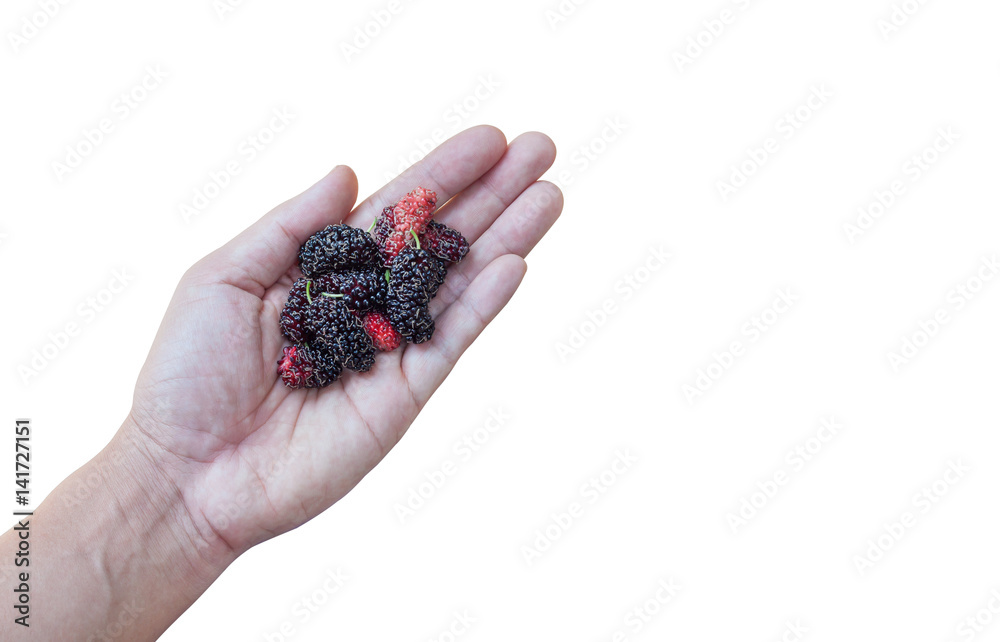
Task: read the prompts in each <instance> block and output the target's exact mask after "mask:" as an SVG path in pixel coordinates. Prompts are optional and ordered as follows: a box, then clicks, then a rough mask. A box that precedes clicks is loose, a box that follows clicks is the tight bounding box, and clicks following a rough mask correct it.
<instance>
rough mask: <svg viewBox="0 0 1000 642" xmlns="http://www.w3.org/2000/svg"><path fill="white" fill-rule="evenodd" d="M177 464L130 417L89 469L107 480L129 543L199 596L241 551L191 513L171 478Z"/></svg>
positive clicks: (179, 486) (117, 515) (179, 489)
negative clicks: (165, 565)
mask: <svg viewBox="0 0 1000 642" xmlns="http://www.w3.org/2000/svg"><path fill="white" fill-rule="evenodd" d="M179 463H181V462H179V460H177V458H176V456H174V455H172V454H170V453H167V452H165V451H164V450H163V449H162V448H161V447H160V446H159V445H158V444H156V443H155V442H154V441H153V440H152V439H151V438H150V437H148V433H147V432H146V431H144V430H142V429H141V427H140V426H139V424H138V423H137V422H136V421H135V419H134V418H133V417H132V416H131V415H130V416H129V417H128V418H127V419H126V420H125V423H124V424H123V425H122V427H121V429H120V430H119V431H118V433H116V434H115V436H114V438H113V439H112V440H111V442H110V443H109V444H108V445H107V446H106V447H105V448H104V449H103V450H102V451H101V452H100V453H99V454H98V456H97V457H95V458H94V459H93V460H92V461H91V462H90V463H89V464H88V467H91V466H92V467H93V472H94V473H96V474H97V475H98V476H100V478H101V479H105V480H108V481H109V483H108V490H109V493H110V497H111V499H112V500H113V501H112V502H111V505H110V506H109V510H110V511H112V512H113V514H115V515H116V519H117V521H118V522H120V524H121V528H122V530H123V531H124V532H126V533H127V534H128V537H129V538H130V540H131V541H132V542H134V543H135V544H136V545H138V546H139V547H141V550H142V551H150V552H152V553H154V554H155V555H156V556H157V557H158V558H159V559H162V560H163V561H164V562H165V563H169V564H170V566H171V568H172V573H173V574H174V575H175V576H176V577H174V578H173V579H174V580H175V581H179V582H181V583H182V586H190V587H191V588H195V589H197V590H198V594H200V593H201V591H203V590H204V589H205V588H207V587H208V585H209V584H211V583H212V582H213V581H214V580H215V579H216V578H217V577H218V576H219V575H221V574H222V572H223V571H224V570H225V569H226V568H227V567H228V566H229V565H230V564H232V562H233V561H235V559H236V558H237V557H238V556H239V552H237V551H235V550H233V549H232V548H231V547H230V546H229V545H228V543H227V542H226V541H225V540H224V539H222V538H221V537H219V536H218V534H217V533H216V532H215V531H214V530H213V529H212V527H211V525H210V524H209V522H208V520H207V519H205V517H204V515H201V514H200V513H199V512H198V511H193V510H191V508H190V504H189V503H188V501H186V492H185V489H184V488H183V487H182V486H181V485H180V484H178V482H177V480H176V479H175V478H174V477H173V476H172V475H171V474H170V471H171V470H172V469H173V468H176V467H177V464H179Z"/></svg>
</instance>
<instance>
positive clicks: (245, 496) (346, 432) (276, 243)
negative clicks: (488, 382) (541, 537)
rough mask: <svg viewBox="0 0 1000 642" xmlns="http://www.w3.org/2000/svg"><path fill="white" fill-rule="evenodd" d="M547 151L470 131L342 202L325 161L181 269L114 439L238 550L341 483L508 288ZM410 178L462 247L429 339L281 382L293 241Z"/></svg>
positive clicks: (357, 471)
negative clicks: (334, 371) (324, 170)
mask: <svg viewBox="0 0 1000 642" xmlns="http://www.w3.org/2000/svg"><path fill="white" fill-rule="evenodd" d="M554 158H555V148H554V147H553V145H552V142H551V141H550V140H549V139H548V138H547V137H545V136H543V135H541V134H536V133H531V134H525V135H523V136H520V137H519V138H517V139H516V140H514V141H513V142H512V143H511V144H510V145H509V146H508V145H507V143H506V140H505V139H504V137H503V134H502V133H501V132H500V131H499V130H497V129H494V128H492V127H477V128H473V129H470V130H467V131H465V132H463V133H461V134H459V135H457V136H455V137H454V138H452V139H451V140H449V141H447V142H446V143H444V144H443V145H442V146H441V147H439V148H438V149H436V150H435V151H434V152H432V153H431V154H430V155H429V156H428V157H427V158H426V159H424V160H423V161H421V162H420V163H418V164H417V165H415V166H414V167H412V168H410V169H409V170H407V171H406V172H404V173H403V174H402V175H401V176H400V177H398V178H397V179H395V180H394V181H392V182H391V183H389V184H388V185H386V186H385V187H384V188H382V189H381V190H379V191H378V192H377V193H376V194H374V195H373V196H371V197H370V198H368V199H367V200H365V201H364V202H363V203H361V204H360V205H358V206H357V207H354V204H355V201H356V199H357V191H358V187H357V180H356V178H355V176H354V174H353V172H352V171H351V170H350V169H349V168H347V167H338V168H336V169H334V170H333V171H332V172H330V174H329V175H327V176H326V177H325V178H323V179H322V180H321V181H320V182H318V183H317V184H316V185H314V186H313V187H311V188H309V189H308V190H307V191H306V192H304V193H303V194H301V195H299V196H297V197H295V198H293V199H292V200H290V201H288V202H286V203H284V204H282V205H280V206H278V207H277V208H276V209H275V210H273V211H272V212H271V213H269V214H268V215H267V216H265V217H264V218H262V219H261V220H260V221H258V222H257V223H256V224H254V225H253V226H252V227H250V228H249V229H247V230H246V231H244V232H243V233H242V234H241V235H239V236H238V237H237V238H235V239H234V240H233V241H231V242H230V243H228V244H227V245H225V246H224V247H222V248H220V249H219V250H217V251H216V252H214V253H212V254H211V255H209V256H207V257H205V258H204V259H203V260H201V261H199V262H198V263H197V264H196V265H195V266H193V267H192V268H191V269H190V270H189V271H188V272H187V274H185V276H184V278H183V279H182V280H181V283H180V284H179V286H178V288H177V291H176V293H175V294H174V297H173V300H172V301H171V303H170V306H169V308H168V310H167V313H166V315H165V317H164V320H163V323H162V325H161V327H160V330H159V332H158V334H157V337H156V340H155V342H154V344H153V347H152V349H151V351H150V354H149V357H148V359H147V361H146V364H145V366H144V367H143V370H142V373H141V374H140V377H139V381H138V383H137V386H136V392H135V398H134V401H133V408H132V420H133V421H132V422H131V424H130V425H131V426H133V427H132V428H131V430H132V432H133V433H134V434H132V435H129V438H132V439H135V440H137V441H140V442H142V444H143V448H144V450H146V451H147V452H148V453H150V454H151V456H152V457H153V461H154V464H155V468H156V469H157V472H158V473H162V477H163V479H164V480H165V481H166V482H167V483H168V484H170V485H171V486H172V487H173V489H174V490H175V491H176V492H177V493H179V494H180V496H181V497H182V499H183V504H184V506H185V508H186V509H187V510H188V511H189V513H190V514H191V515H192V516H193V517H194V518H195V519H196V520H197V521H199V522H200V523H203V524H205V525H206V526H207V529H208V530H209V531H210V532H211V533H212V534H213V536H215V537H218V538H219V539H220V540H221V542H222V543H224V544H225V545H226V546H228V547H229V548H230V549H232V550H233V551H235V552H236V553H240V552H243V551H245V550H247V549H248V548H249V547H251V546H253V545H254V544H256V543H259V542H261V541H263V540H265V539H268V538H270V537H273V536H275V535H278V534H280V533H282V532H285V531H287V530H289V529H291V528H294V527H296V526H298V525H300V524H302V523H304V522H305V521H307V520H309V519H311V518H312V517H314V516H316V515H318V514H319V513H320V512H322V511H323V510H325V509H326V508H328V507H329V506H330V505H332V504H333V503H334V502H336V501H337V500H338V499H340V498H341V497H343V496H344V495H345V494H346V493H347V492H348V491H349V490H350V489H351V488H353V487H354V486H355V485H356V484H357V483H358V482H359V481H360V480H361V478H362V477H364V476H365V475H366V474H367V473H368V472H369V471H370V470H371V469H372V468H373V467H374V466H375V465H376V464H377V463H378V462H379V461H380V460H381V459H382V457H384V456H385V454H386V453H387V452H388V451H389V449H390V448H392V446H393V445H395V444H396V442H397V441H399V439H400V437H402V435H403V433H404V432H405V431H406V429H407V428H408V427H409V425H410V424H411V422H412V421H413V419H414V418H415V417H416V415H417V413H418V412H419V411H420V409H421V408H422V407H423V405H424V404H425V403H426V402H427V400H428V398H429V397H430V396H431V394H432V393H433V392H434V390H435V389H436V388H437V387H438V386H439V385H440V384H441V382H442V381H443V380H444V378H445V377H446V376H447V375H448V373H449V372H450V371H451V369H452V368H453V367H454V365H455V363H456V361H457V360H458V358H459V357H460V356H461V354H462V353H463V352H464V351H465V349H466V348H467V347H468V346H469V345H470V344H471V343H472V341H473V340H474V339H475V338H476V337H477V336H478V335H479V334H480V332H482V330H483V329H484V327H485V326H486V325H487V324H488V323H489V322H490V321H491V320H492V319H493V317H494V316H496V314H497V313H498V312H499V311H500V310H501V309H502V308H503V306H504V305H505V304H506V303H507V301H509V300H510V298H511V296H512V295H513V293H514V291H515V290H516V289H517V287H518V285H519V283H520V281H521V278H522V277H523V276H524V272H525V269H526V267H525V263H524V260H523V257H524V256H525V255H526V254H527V253H528V251H529V250H530V249H531V248H532V247H533V246H534V245H535V244H536V243H537V242H538V240H539V239H540V238H541V237H542V235H544V233H545V232H546V231H547V230H548V228H549V227H550V226H551V225H552V223H554V222H555V220H556V218H557V217H558V215H559V213H560V211H561V209H562V196H561V194H560V193H559V190H558V189H557V188H556V187H555V186H553V185H552V184H550V183H545V182H538V178H539V177H540V176H541V175H542V174H543V173H544V172H545V170H546V169H548V168H549V167H550V166H551V164H552V162H553V160H554ZM417 186H422V187H426V188H428V189H432V190H435V191H436V192H437V193H438V197H439V202H440V203H445V205H443V206H442V208H441V209H440V210H439V212H438V214H437V215H436V216H435V217H436V218H437V219H439V220H441V221H442V222H444V223H447V224H448V225H450V226H452V227H454V228H456V229H458V230H460V231H461V232H462V233H463V234H465V236H466V237H467V238H468V239H469V241H470V242H471V243H472V249H471V251H470V252H469V255H468V256H467V257H466V258H465V259H464V260H463V261H462V262H461V263H459V264H457V265H455V266H453V267H452V268H450V269H449V273H448V279H447V281H446V283H445V285H444V286H443V287H442V288H441V291H440V292H439V294H438V296H437V298H436V299H434V301H433V302H432V307H431V311H432V313H433V314H434V316H435V318H436V319H437V331H436V332H435V334H434V338H433V339H432V340H431V341H430V342H428V343H425V344H421V345H412V344H411V345H406V346H405V347H404V348H400V349H397V350H396V351H394V352H391V353H380V354H379V355H378V358H377V362H376V365H375V367H374V368H373V369H372V371H371V372H367V373H357V372H345V374H344V376H343V377H342V379H341V380H340V381H339V382H337V383H335V384H333V385H332V386H330V387H329V388H325V389H321V390H290V389H288V388H286V387H285V386H284V385H283V384H282V383H281V381H280V379H279V378H278V377H277V372H276V365H275V364H276V361H277V359H278V357H279V356H280V354H281V348H282V346H283V345H286V341H285V340H284V338H283V337H282V336H281V333H280V330H279V329H278V317H279V314H280V312H281V308H282V306H283V305H284V302H285V299H286V297H287V294H288V290H289V288H290V287H291V284H292V281H293V280H294V278H295V277H297V276H299V272H298V268H297V266H296V265H295V262H296V255H297V252H298V248H299V246H300V245H301V244H302V242H303V241H305V239H306V238H307V237H308V236H309V235H310V234H312V233H313V232H315V231H316V230H319V229H321V228H323V227H325V226H326V225H329V224H332V223H339V222H346V223H348V224H350V225H353V226H356V227H367V226H368V224H370V223H371V221H372V220H373V219H374V217H375V216H376V215H377V214H378V213H379V212H381V210H382V208H383V207H384V206H386V205H389V204H392V203H394V202H395V201H396V200H398V199H399V198H400V197H401V196H403V195H404V194H405V193H406V192H408V191H410V190H412V189H413V188H415V187H417ZM352 208H353V211H352Z"/></svg>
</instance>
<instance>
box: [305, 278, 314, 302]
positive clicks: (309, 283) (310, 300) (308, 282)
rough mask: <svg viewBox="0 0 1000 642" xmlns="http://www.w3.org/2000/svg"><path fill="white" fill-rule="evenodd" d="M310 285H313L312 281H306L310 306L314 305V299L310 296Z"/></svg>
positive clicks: (307, 299)
mask: <svg viewBox="0 0 1000 642" xmlns="http://www.w3.org/2000/svg"><path fill="white" fill-rule="evenodd" d="M310 285H312V281H311V280H310V281H306V301H308V302H309V305H312V302H313V298H312V295H311V294H309V286H310Z"/></svg>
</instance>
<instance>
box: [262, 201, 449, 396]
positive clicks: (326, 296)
mask: <svg viewBox="0 0 1000 642" xmlns="http://www.w3.org/2000/svg"><path fill="white" fill-rule="evenodd" d="M436 206H437V194H435V193H434V192H433V191H431V190H427V189H424V188H422V187H418V188H417V189H415V190H414V191H412V192H410V193H409V194H407V195H406V196H405V197H403V198H402V199H401V200H400V201H399V202H398V203H396V204H395V205H390V206H388V207H385V208H384V209H383V210H382V213H381V215H379V216H378V217H377V218H376V219H375V221H374V222H373V223H372V226H371V227H370V228H369V230H368V231H366V230H363V229H360V228H354V227H350V226H349V225H329V226H327V227H325V228H324V229H322V230H320V231H318V232H316V233H315V234H313V235H312V236H310V237H309V238H308V239H307V240H306V242H305V243H304V244H303V245H302V247H301V248H300V250H299V267H300V269H301V270H302V275H303V276H302V278H300V279H297V280H296V281H295V283H294V284H293V285H292V288H291V290H290V291H289V293H288V300H287V302H286V303H285V307H284V309H283V310H282V311H281V317H280V322H279V326H280V329H281V332H282V334H283V335H284V336H285V337H286V338H287V339H288V340H289V341H291V342H292V344H293V345H291V346H286V347H285V348H284V349H283V351H282V355H281V358H280V359H278V375H279V377H280V378H281V380H282V382H283V383H284V384H285V385H286V386H288V387H289V388H323V387H326V386H328V385H330V384H331V383H333V382H335V381H337V379H339V378H340V377H341V375H342V373H343V371H344V370H354V371H357V372H367V371H369V370H371V369H372V367H374V365H375V354H376V353H377V352H390V351H392V350H395V349H397V348H398V347H399V346H400V345H402V344H403V343H404V342H406V343H424V342H425V341H429V340H430V339H431V338H432V337H433V336H434V318H433V316H431V313H430V309H429V304H430V300H431V299H433V298H434V296H435V295H436V294H437V293H438V290H439V289H440V287H441V286H442V285H443V284H444V282H445V278H446V276H447V274H448V266H449V265H451V264H453V263H457V262H459V261H461V260H462V259H463V258H465V255H466V254H468V252H469V242H468V241H467V240H466V239H465V237H463V236H462V234H461V233H460V232H458V231H457V230H454V229H452V228H450V227H448V226H447V225H444V224H442V223H438V222H437V221H433V220H431V217H432V216H433V215H434V209H435V207H436Z"/></svg>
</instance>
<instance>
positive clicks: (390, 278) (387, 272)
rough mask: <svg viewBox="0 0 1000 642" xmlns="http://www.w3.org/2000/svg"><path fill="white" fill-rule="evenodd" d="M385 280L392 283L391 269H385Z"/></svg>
mask: <svg viewBox="0 0 1000 642" xmlns="http://www.w3.org/2000/svg"><path fill="white" fill-rule="evenodd" d="M385 282H386V283H392V270H386V271H385Z"/></svg>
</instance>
